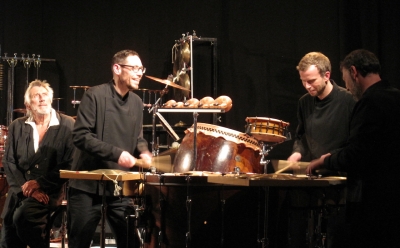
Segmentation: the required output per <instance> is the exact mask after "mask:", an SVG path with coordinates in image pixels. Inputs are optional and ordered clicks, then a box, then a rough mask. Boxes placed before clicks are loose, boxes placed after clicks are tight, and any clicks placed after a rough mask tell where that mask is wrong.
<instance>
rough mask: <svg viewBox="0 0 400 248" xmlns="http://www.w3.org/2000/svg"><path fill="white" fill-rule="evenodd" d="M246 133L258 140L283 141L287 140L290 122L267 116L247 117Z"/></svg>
mask: <svg viewBox="0 0 400 248" xmlns="http://www.w3.org/2000/svg"><path fill="white" fill-rule="evenodd" d="M246 122H247V125H246V133H247V134H250V135H251V136H252V137H254V138H255V139H257V140H260V141H264V142H270V143H282V142H283V141H285V140H286V136H287V134H288V127H289V123H288V122H284V121H281V120H277V119H272V118H267V117H247V118H246Z"/></svg>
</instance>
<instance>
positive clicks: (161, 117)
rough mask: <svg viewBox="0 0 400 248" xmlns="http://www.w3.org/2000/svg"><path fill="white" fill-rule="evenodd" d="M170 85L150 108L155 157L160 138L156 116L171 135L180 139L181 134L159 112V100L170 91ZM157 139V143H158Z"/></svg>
mask: <svg viewBox="0 0 400 248" xmlns="http://www.w3.org/2000/svg"><path fill="white" fill-rule="evenodd" d="M167 87H168V85H167V86H166V87H165V88H164V90H162V91H161V92H160V97H159V98H158V99H157V101H156V102H155V103H154V104H153V107H151V108H150V109H149V113H150V112H153V119H152V124H153V129H152V142H151V150H152V154H153V156H154V157H156V156H158V153H159V150H160V149H159V145H160V144H159V140H158V138H156V118H157V117H158V118H159V120H160V122H161V125H162V126H163V127H164V129H165V130H166V131H167V132H168V134H169V135H171V136H172V138H173V139H174V140H175V141H177V140H179V136H178V135H177V134H176V133H175V131H174V130H173V129H172V127H171V126H170V125H169V123H168V122H167V121H166V120H165V119H164V117H163V116H162V115H161V114H160V113H159V112H158V105H159V102H160V101H161V99H162V96H163V95H164V94H165V93H166V92H168V88H167ZM156 139H157V143H156Z"/></svg>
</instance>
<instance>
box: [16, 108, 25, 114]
mask: <svg viewBox="0 0 400 248" xmlns="http://www.w3.org/2000/svg"><path fill="white" fill-rule="evenodd" d="M14 112H16V113H21V114H26V109H23V108H20V109H14Z"/></svg>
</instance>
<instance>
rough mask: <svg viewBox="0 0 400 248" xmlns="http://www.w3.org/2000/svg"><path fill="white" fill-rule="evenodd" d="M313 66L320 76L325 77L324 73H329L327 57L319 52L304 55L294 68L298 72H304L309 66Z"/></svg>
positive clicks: (329, 64) (329, 65)
mask: <svg viewBox="0 0 400 248" xmlns="http://www.w3.org/2000/svg"><path fill="white" fill-rule="evenodd" d="M312 65H315V67H317V69H318V71H319V74H320V75H321V76H324V75H325V72H327V71H329V72H330V71H331V70H332V68H331V62H330V61H329V59H328V57H326V56H325V55H324V54H322V53H320V52H310V53H307V54H306V55H304V57H303V58H302V59H301V60H300V62H299V64H298V65H297V66H296V69H297V70H298V71H306V70H307V69H308V68H309V67H310V66H312Z"/></svg>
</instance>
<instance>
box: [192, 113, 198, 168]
mask: <svg viewBox="0 0 400 248" xmlns="http://www.w3.org/2000/svg"><path fill="white" fill-rule="evenodd" d="M198 116H199V114H198V113H197V112H193V135H194V136H193V166H192V168H194V170H197V168H196V161H197V117H198Z"/></svg>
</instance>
